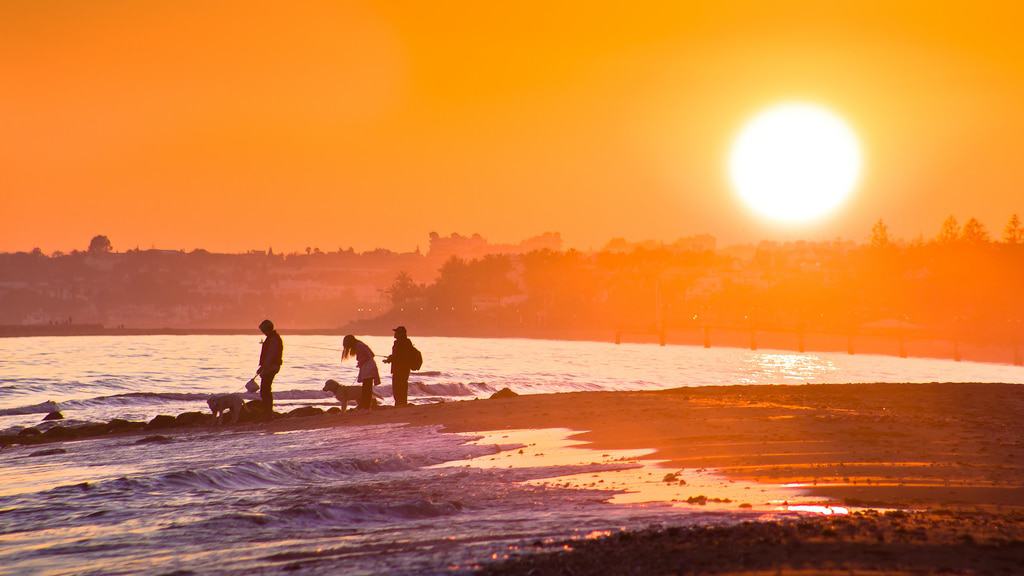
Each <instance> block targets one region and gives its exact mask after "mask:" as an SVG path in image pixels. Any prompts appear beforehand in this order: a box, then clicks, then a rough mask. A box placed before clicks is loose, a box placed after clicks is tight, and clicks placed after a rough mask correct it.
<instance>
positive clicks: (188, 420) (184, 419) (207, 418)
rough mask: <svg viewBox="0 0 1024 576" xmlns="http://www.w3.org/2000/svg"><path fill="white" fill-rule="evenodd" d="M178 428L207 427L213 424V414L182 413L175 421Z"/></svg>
mask: <svg viewBox="0 0 1024 576" xmlns="http://www.w3.org/2000/svg"><path fill="white" fill-rule="evenodd" d="M174 423H175V425H176V426H207V425H210V424H213V414H208V413H206V412H182V413H181V414H178V417H177V418H175V419H174Z"/></svg>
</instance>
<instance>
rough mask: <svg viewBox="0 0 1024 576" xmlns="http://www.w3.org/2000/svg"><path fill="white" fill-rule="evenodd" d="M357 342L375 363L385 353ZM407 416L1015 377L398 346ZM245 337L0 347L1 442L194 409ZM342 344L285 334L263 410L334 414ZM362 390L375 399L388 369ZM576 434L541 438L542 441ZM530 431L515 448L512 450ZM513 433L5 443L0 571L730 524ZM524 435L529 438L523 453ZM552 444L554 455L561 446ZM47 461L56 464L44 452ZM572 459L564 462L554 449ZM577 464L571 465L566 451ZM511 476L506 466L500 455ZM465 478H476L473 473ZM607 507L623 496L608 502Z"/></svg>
mask: <svg viewBox="0 0 1024 576" xmlns="http://www.w3.org/2000/svg"><path fill="white" fill-rule="evenodd" d="M363 340H364V341H365V342H366V343H367V344H369V345H370V347H371V348H372V349H373V350H374V351H375V352H376V353H377V354H380V355H386V354H387V353H388V352H389V350H390V344H391V340H390V338H383V337H379V338H378V337H366V338H363ZM413 340H414V343H415V344H416V346H417V347H418V348H419V349H420V350H421V352H422V353H423V357H424V365H423V368H422V370H421V371H419V372H418V373H414V375H413V377H412V378H411V385H410V401H411V402H413V403H415V404H428V403H439V402H455V401H461V400H472V399H475V398H486V397H488V396H490V395H491V394H493V393H494V392H495V391H498V390H500V389H502V388H510V389H512V390H513V391H515V392H516V393H518V394H542V393H552V392H578V391H608V390H656V389H667V388H676V387H682V386H709V385H726V384H764V385H768V384H798V383H852V382H935V381H941V382H950V381H954V382H957V381H962V382H1009V383H1024V368H1022V367H1017V366H1011V365H1002V364H985V363H974V362H954V361H951V360H937V359H919V358H896V357H886V356H873V355H848V354H843V353H819V352H806V353H795V352H787V351H778V350H756V351H753V350H746V349H736V348H710V349H705V348H702V347H695V346H657V345H654V344H620V345H616V344H611V343H602V342H582V341H550V340H527V339H487V338H479V339H474V338H440V337H431V338H414V339H413ZM259 349H260V338H259V337H256V336H241V335H239V336H111V337H104V336H84V337H52V338H50V337H39V338H8V339H0V430H3V431H5V432H7V433H10V432H14V431H17V430H20V429H22V428H24V427H27V426H37V427H42V428H43V429H45V428H46V427H47V426H52V425H54V424H53V423H41V420H42V418H43V416H45V415H46V414H47V413H48V412H51V411H54V410H60V411H61V412H62V413H63V415H64V417H65V420H63V421H62V422H61V425H74V424H76V423H84V422H94V421H107V420H110V419H112V418H124V419H129V420H148V419H150V418H152V417H154V416H156V415H158V414H170V415H175V414H178V413H180V412H186V411H195V410H205V409H206V403H205V400H206V398H208V397H209V395H211V394H221V393H231V392H240V391H242V390H243V389H244V384H245V382H246V381H247V380H248V379H249V378H251V377H252V376H253V374H254V372H255V369H256V363H257V359H258V356H259ZM340 349H341V339H340V337H334V336H286V337H285V352H284V359H285V362H284V366H283V368H282V370H281V373H280V374H279V376H278V378H277V379H276V380H275V382H274V390H275V402H276V405H277V406H276V408H277V409H278V411H282V412H283V411H287V410H289V409H291V408H293V407H298V406H308V405H312V406H320V407H324V408H326V407H329V406H333V405H336V401H335V400H334V398H333V397H331V396H330V395H329V394H327V393H325V392H322V391H321V388H322V386H323V383H324V381H325V380H326V379H336V380H338V381H340V382H342V383H352V384H355V377H356V368H355V366H354V365H353V364H352V361H351V360H348V361H346V362H342V361H341V353H340ZM380 367H381V374H382V376H383V380H384V383H383V385H382V386H380V387H379V388H378V392H379V393H380V394H381V395H382V396H384V397H385V399H386V400H385V403H387V402H389V400H388V399H390V385H389V382H388V380H389V378H388V376H387V370H386V368H387V366H386V365H385V364H381V365H380ZM572 432H573V431H568V430H566V431H553V433H554V436H552V438H559V437H562V438H564V437H568V436H569V435H571V433H572ZM523 434H527V436H523ZM528 434H529V431H522V432H521V433H520V434H519V435H517V433H515V432H514V431H513V432H509V433H489V434H452V433H444V432H441V431H440V430H439V429H437V428H434V427H412V426H403V425H373V426H345V427H336V428H328V429H318V430H298V431H289V432H278V433H270V432H253V431H238V430H232V429H225V430H220V431H216V432H210V431H207V430H204V431H200V432H194V433H189V432H186V433H180V434H174V435H171V436H170V437H169V438H167V439H164V440H161V441H158V442H150V443H142V444H140V443H138V440H139V438H138V437H132V436H128V437H112V438H100V439H93V440H84V441H78V442H68V443H64V444H62V445H49V444H47V445H34V446H14V447H9V448H6V449H3V450H0V573H2V574H36V573H38V574H136V573H146V574H238V573H246V574H278V573H302V574H338V573H344V574H453V573H454V574H460V573H469V572H472V571H473V570H474V569H476V568H477V567H478V566H480V565H481V563H485V562H488V561H494V560H500V559H502V558H505V557H508V556H509V555H515V554H523V553H530V551H531V550H535V549H547V548H546V546H549V545H551V544H552V543H554V542H561V541H565V540H569V541H571V540H573V539H584V538H591V537H594V536H595V535H604V534H608V533H610V532H613V531H617V530H623V529H631V528H638V527H646V526H650V525H666V524H672V525H681V524H688V523H716V522H732V521H740V520H743V519H747V518H749V514H750V513H744V512H741V511H736V512H734V513H729V514H723V513H721V512H713V513H712V512H704V511H701V510H693V509H688V508H680V507H678V506H671V505H666V504H664V503H657V502H652V503H643V502H640V503H637V502H634V501H633V500H630V499H626V501H628V502H629V503H627V504H622V503H616V502H617V501H618V500H616V498H615V496H616V492H615V490H614V489H607V488H606V489H600V488H599V487H598V486H596V485H577V486H573V487H569V488H567V487H565V486H566V484H564V483H558V482H555V481H549V480H552V479H557V478H563V477H569V476H574V477H579V476H580V475H583V474H588V473H601V472H608V471H614V470H618V469H622V468H628V467H631V466H637V465H638V464H637V463H636V457H637V454H629V455H622V457H616V456H617V455H615V454H602V455H601V456H603V458H589V457H585V458H579V459H577V460H575V461H574V460H573V459H571V458H570V459H555V460H551V459H548V460H543V459H537V458H534V459H526V460H522V459H520V460H521V461H520V462H519V464H516V463H515V462H516V458H514V457H512V456H514V455H516V454H518V452H519V451H520V450H523V449H524V448H529V447H530V446H533V445H534V444H536V443H535V442H530V441H529V440H528V438H530V436H528ZM524 438H526V439H524ZM563 447H564V445H563ZM55 449H56V450H62V452H59V453H45V452H44V453H42V454H41V453H40V452H43V451H44V450H45V451H53V450H55ZM566 450H568V451H569V452H572V451H573V450H576V449H575V448H566ZM579 452H580V453H583V452H584V451H583V450H579ZM499 458H507V461H508V462H510V463H509V464H508V465H506V464H505V460H501V461H500V463H501V466H497V465H495V464H494V462H495V460H496V459H499ZM478 463H479V465H478ZM619 500H621V499H619Z"/></svg>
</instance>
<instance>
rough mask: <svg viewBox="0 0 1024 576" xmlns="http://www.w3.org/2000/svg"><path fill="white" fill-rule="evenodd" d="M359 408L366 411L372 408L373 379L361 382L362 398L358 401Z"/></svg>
mask: <svg viewBox="0 0 1024 576" xmlns="http://www.w3.org/2000/svg"><path fill="white" fill-rule="evenodd" d="M359 407H360V408H365V409H366V410H369V409H370V408H373V378H369V379H367V380H363V397H362V398H360V399H359Z"/></svg>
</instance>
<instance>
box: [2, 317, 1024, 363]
mask: <svg viewBox="0 0 1024 576" xmlns="http://www.w3.org/2000/svg"><path fill="white" fill-rule="evenodd" d="M280 332H281V334H282V335H283V336H285V337H287V336H343V335H345V334H347V333H348V332H349V330H347V329H345V328H307V329H291V330H289V329H281V330H280ZM252 335H259V331H258V330H256V329H245V328H198V329H196V328H107V327H104V326H101V325H88V324H82V325H61V326H0V340H3V339H15V338H43V337H56V338H59V337H69V336H252ZM366 335H368V336H381V337H383V336H392V334H391V332H390V331H386V332H374V331H371V332H367V333H366ZM417 336H418V337H430V338H435V337H436V338H487V339H524V340H552V341H570V342H599V343H615V344H619V343H623V344H660V345H668V346H698V347H704V348H734V349H746V350H753V351H764V352H772V351H775V352H786V353H798V354H800V353H815V352H819V353H846V354H850V355H880V356H888V357H901V358H922V359H936V360H954V361H957V362H959V361H968V362H982V363H987V364H1003V365H1013V366H1024V346H1022V345H1021V344H1020V343H1013V342H1002V343H984V342H973V341H969V340H964V341H958V340H951V339H940V338H925V337H923V336H922V337H910V336H906V337H903V338H900V337H898V336H896V335H892V334H873V333H860V334H853V335H852V336H851V335H843V334H834V333H819V332H807V333H805V334H803V335H802V336H801V335H800V334H799V333H797V332H782V331H767V330H759V331H754V332H753V333H752V332H751V331H749V330H737V329H722V328H720V329H714V330H712V331H711V332H710V333H708V334H705V332H704V331H703V330H702V329H698V328H693V329H690V330H672V331H668V332H667V333H666V334H665V336H664V340H663V341H662V340H661V337H660V336H659V335H658V334H655V333H653V332H651V333H644V332H622V333H616V332H615V331H614V330H608V331H604V330H571V331H570V330H558V331H545V332H541V331H526V332H523V333H517V334H508V333H491V332H487V331H474V330H468V331H445V330H440V331H425V332H422V333H418V334H417ZM706 336H707V340H705V337H706Z"/></svg>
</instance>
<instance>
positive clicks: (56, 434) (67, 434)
mask: <svg viewBox="0 0 1024 576" xmlns="http://www.w3.org/2000/svg"><path fill="white" fill-rule="evenodd" d="M76 436H78V434H75V432H74V431H73V430H72V429H71V428H65V427H64V426H54V427H53V428H50V429H49V430H47V431H46V432H43V437H44V438H47V439H49V440H64V439H67V438H74V437H76Z"/></svg>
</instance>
